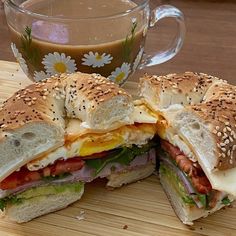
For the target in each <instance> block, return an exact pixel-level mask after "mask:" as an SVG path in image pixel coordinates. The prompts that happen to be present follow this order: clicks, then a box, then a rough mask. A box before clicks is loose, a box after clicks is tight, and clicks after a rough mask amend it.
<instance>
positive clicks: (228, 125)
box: [140, 72, 236, 196]
mask: <svg viewBox="0 0 236 236" xmlns="http://www.w3.org/2000/svg"><path fill="white" fill-rule="evenodd" d="M140 88H141V91H140V94H141V96H142V97H143V100H144V102H145V103H146V104H147V105H148V106H149V107H150V108H151V109H152V110H153V111H154V112H156V113H159V114H161V115H162V116H163V119H162V121H160V122H158V124H159V128H158V129H157V130H158V133H159V135H160V137H161V138H162V139H165V140H168V141H169V142H170V143H171V144H173V145H174V146H177V147H179V148H180V150H181V151H183V152H184V153H185V154H186V156H188V157H189V158H190V159H191V160H192V161H194V162H196V161H197V162H198V163H199V164H200V166H201V168H202V169H203V171H204V172H205V174H206V175H207V177H208V179H209V180H210V182H211V185H212V187H213V189H217V190H221V191H225V192H228V193H230V194H232V195H234V196H236V184H235V179H236V169H235V168H236V86H234V85H230V84H228V83H227V82H226V81H224V80H221V79H219V78H216V77H213V76H210V75H206V74H203V73H193V72H185V73H183V74H170V75H166V76H148V75H146V76H144V77H142V78H141V79H140Z"/></svg>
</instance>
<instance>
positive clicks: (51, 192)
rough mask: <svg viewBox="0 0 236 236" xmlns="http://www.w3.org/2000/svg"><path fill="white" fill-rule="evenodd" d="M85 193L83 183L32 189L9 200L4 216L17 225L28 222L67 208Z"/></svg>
mask: <svg viewBox="0 0 236 236" xmlns="http://www.w3.org/2000/svg"><path fill="white" fill-rule="evenodd" d="M83 193H84V184H83V183H81V182H77V183H66V184H58V185H47V186H40V187H36V188H31V189H28V190H26V191H25V192H22V193H19V194H17V195H15V196H14V197H12V198H11V199H9V201H8V203H7V206H6V208H5V210H4V212H2V216H3V217H5V218H7V219H9V220H11V221H15V222H17V223H23V222H27V221H30V220H32V219H34V218H36V217H39V216H42V215H45V214H47V213H50V212H54V211H57V210H60V209H63V208H65V207H67V206H68V205H70V204H72V203H73V202H75V201H77V200H79V199H80V198H81V197H82V195H83Z"/></svg>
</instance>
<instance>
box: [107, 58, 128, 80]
mask: <svg viewBox="0 0 236 236" xmlns="http://www.w3.org/2000/svg"><path fill="white" fill-rule="evenodd" d="M129 73H130V64H129V63H126V62H124V63H123V64H122V65H121V67H117V68H116V69H115V71H113V72H112V73H111V75H110V76H109V77H108V78H109V79H110V80H112V81H114V82H115V83H117V84H122V83H123V82H124V81H125V80H126V79H127V77H128V76H129Z"/></svg>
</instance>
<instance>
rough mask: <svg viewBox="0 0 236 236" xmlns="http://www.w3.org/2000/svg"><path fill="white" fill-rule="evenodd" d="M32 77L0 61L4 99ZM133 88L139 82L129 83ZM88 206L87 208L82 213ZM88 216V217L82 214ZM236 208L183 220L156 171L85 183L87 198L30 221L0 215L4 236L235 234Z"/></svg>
mask: <svg viewBox="0 0 236 236" xmlns="http://www.w3.org/2000/svg"><path fill="white" fill-rule="evenodd" d="M29 83H31V82H30V81H29V80H28V79H27V78H26V76H25V75H24V74H23V72H22V71H21V69H20V68H19V66H18V65H17V64H16V63H12V62H5V61H0V102H2V101H3V100H4V99H6V98H7V97H9V96H11V95H12V93H14V92H15V91H16V90H18V89H19V88H22V87H24V86H25V85H27V84H29ZM125 87H126V89H127V90H128V91H129V92H131V93H132V94H134V93H135V91H136V90H137V84H136V83H134V82H133V83H132V82H131V83H128V84H127V85H126V86H125ZM83 212H84V213H83ZM81 214H82V215H83V216H84V219H83V220H79V219H77V217H78V216H79V217H81ZM234 220H236V208H225V209H222V210H221V211H219V212H217V213H215V214H214V215H212V216H209V217H208V218H206V219H201V220H199V221H197V222H196V223H195V225H194V226H191V227H189V226H185V225H183V224H182V223H181V222H180V221H179V220H178V218H177V217H176V216H175V214H174V212H173V210H172V208H171V206H170V204H169V202H168V200H167V198H166V196H165V194H164V192H163V190H162V188H161V186H160V183H159V180H158V177H157V176H156V175H153V176H151V177H149V178H147V179H145V180H142V181H139V182H137V183H134V184H130V185H128V186H124V187H122V188H120V189H116V190H114V191H109V190H107V189H106V188H105V180H99V181H96V182H94V183H91V184H87V185H86V186H85V194H84V195H83V197H82V199H81V200H80V201H78V202H76V203H75V204H72V205H71V206H70V207H68V208H66V209H64V210H61V211H58V212H55V213H51V214H49V215H46V216H42V217H40V218H38V219H35V220H33V221H31V222H28V223H25V224H21V225H19V224H15V223H11V222H9V221H7V220H2V219H1V220H0V236H87V235H98V236H116V235H117V236H120V235H129V236H144V235H152V236H158V235H167V236H172V235H173V236H185V235H186V236H197V235H212V236H213V235H214V236H222V235H224V236H233V235H236V224H235V223H234V222H235V221H234Z"/></svg>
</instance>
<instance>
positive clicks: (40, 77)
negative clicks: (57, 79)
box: [34, 71, 49, 82]
mask: <svg viewBox="0 0 236 236" xmlns="http://www.w3.org/2000/svg"><path fill="white" fill-rule="evenodd" d="M48 77H49V76H48V75H47V74H46V73H45V72H44V71H39V72H38V71H35V72H34V80H35V81H36V82H39V81H41V80H44V79H47V78H48Z"/></svg>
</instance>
